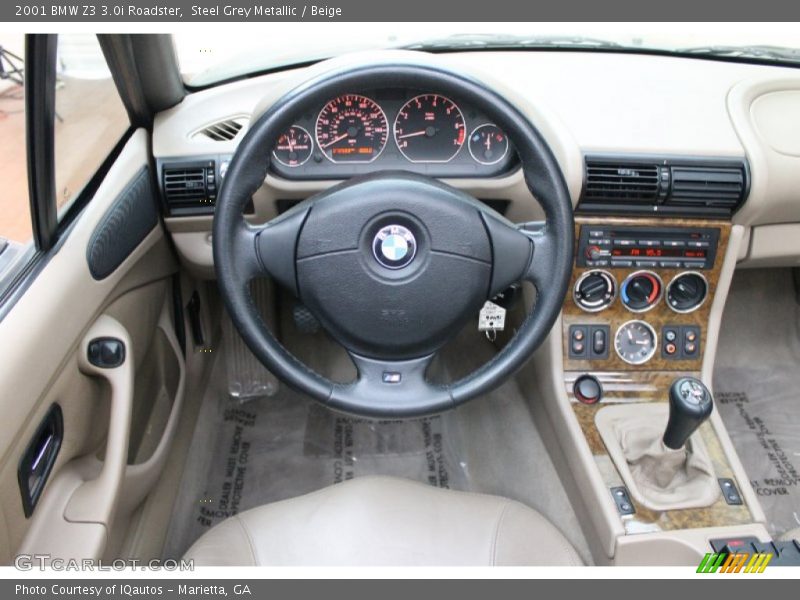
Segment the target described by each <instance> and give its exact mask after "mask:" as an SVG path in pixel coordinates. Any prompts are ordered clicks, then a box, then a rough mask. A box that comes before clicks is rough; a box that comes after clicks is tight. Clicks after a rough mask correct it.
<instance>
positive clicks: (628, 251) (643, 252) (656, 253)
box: [611, 247, 706, 258]
mask: <svg viewBox="0 0 800 600" xmlns="http://www.w3.org/2000/svg"><path fill="white" fill-rule="evenodd" d="M611 256H633V257H645V258H662V257H663V258H670V257H682V258H705V257H706V251H705V250H697V249H691V250H690V249H688V248H636V247H633V248H630V247H628V248H614V249H612V250H611Z"/></svg>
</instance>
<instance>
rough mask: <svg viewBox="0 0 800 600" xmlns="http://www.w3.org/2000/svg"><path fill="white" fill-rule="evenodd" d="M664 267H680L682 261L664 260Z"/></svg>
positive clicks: (661, 263) (662, 263) (662, 264)
mask: <svg viewBox="0 0 800 600" xmlns="http://www.w3.org/2000/svg"><path fill="white" fill-rule="evenodd" d="M659 264H660V265H661V268H662V269H680V268H681V261H679V260H662V261H661V262H660V263H659Z"/></svg>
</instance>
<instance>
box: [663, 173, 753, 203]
mask: <svg viewBox="0 0 800 600" xmlns="http://www.w3.org/2000/svg"><path fill="white" fill-rule="evenodd" d="M671 171H672V177H671V179H672V189H671V193H670V196H669V199H668V201H667V202H668V204H675V205H678V204H680V205H684V206H720V207H728V208H733V207H735V206H737V205H738V204H739V202H741V201H742V197H743V195H744V190H745V180H744V171H743V170H742V169H735V168H730V169H728V168H717V169H710V168H705V167H672V169H671Z"/></svg>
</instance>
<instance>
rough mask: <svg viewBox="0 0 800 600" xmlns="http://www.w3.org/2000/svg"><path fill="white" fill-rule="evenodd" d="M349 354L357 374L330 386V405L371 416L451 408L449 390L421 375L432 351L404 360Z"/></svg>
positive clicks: (425, 369)
mask: <svg viewBox="0 0 800 600" xmlns="http://www.w3.org/2000/svg"><path fill="white" fill-rule="evenodd" d="M349 354H350V358H351V359H352V360H353V364H355V367H356V370H357V371H358V377H357V379H356V380H355V381H354V382H353V383H350V384H339V385H335V386H334V387H333V392H332V394H331V398H330V401H329V405H330V406H331V407H332V408H341V409H346V410H348V411H353V410H354V409H355V410H357V412H358V413H359V414H365V415H368V416H372V417H399V416H404V415H409V414H426V413H435V412H440V411H443V410H446V409H448V408H452V406H453V404H454V403H453V398H452V396H451V395H450V391H449V389H448V388H447V387H445V386H438V385H435V384H432V383H430V382H429V381H428V380H427V379H426V378H425V373H426V372H427V370H428V367H429V366H430V364H431V361H432V360H433V358H434V356H435V353H434V354H429V355H427V356H423V357H420V358H412V359H408V360H387V359H377V358H367V357H365V356H360V355H358V354H355V353H353V352H349Z"/></svg>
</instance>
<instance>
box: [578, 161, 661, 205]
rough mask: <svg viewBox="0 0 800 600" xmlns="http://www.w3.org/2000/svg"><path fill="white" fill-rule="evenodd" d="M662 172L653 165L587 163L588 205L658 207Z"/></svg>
mask: <svg viewBox="0 0 800 600" xmlns="http://www.w3.org/2000/svg"><path fill="white" fill-rule="evenodd" d="M658 188H659V169H658V166H657V165H655V164H653V165H634V164H627V165H626V164H615V163H609V162H596V161H587V163H586V187H585V190H584V201H586V202H604V203H605V202H625V203H642V202H647V203H655V202H656V200H657V198H658Z"/></svg>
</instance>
